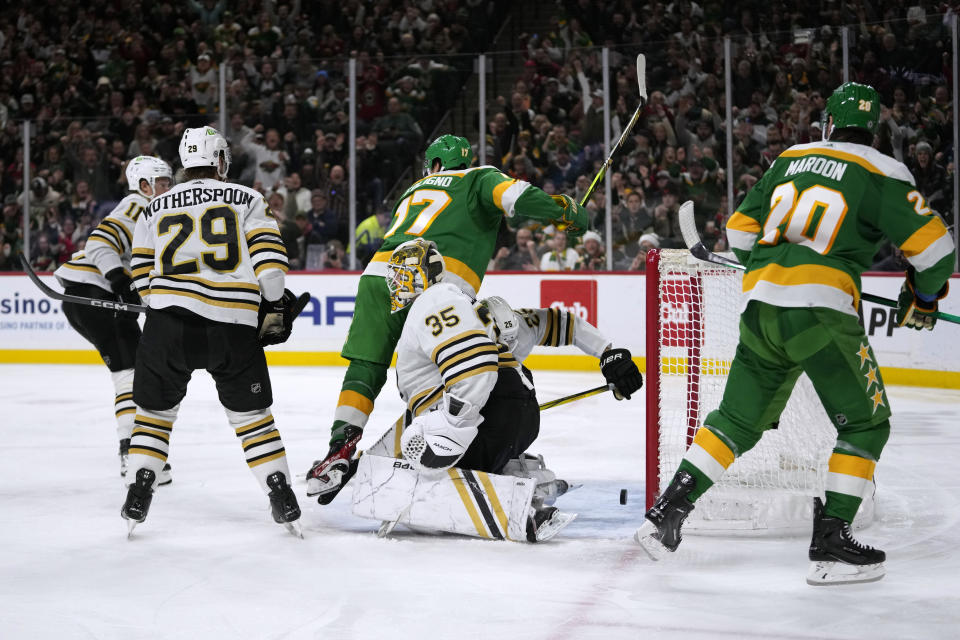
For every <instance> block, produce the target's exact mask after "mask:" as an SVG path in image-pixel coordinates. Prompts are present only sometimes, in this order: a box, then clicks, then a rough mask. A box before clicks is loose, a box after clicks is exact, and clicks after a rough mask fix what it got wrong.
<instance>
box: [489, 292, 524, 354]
mask: <svg viewBox="0 0 960 640" xmlns="http://www.w3.org/2000/svg"><path fill="white" fill-rule="evenodd" d="M480 304H482V305H483V306H484V307H486V309H487V311H489V312H490V317H491V318H492V319H493V323H494V324H495V325H497V331H498V332H499V333H500V338H499V339H498V342H500V344H502V345H504V346H506V347H507V350H509V351H513V350H514V349H515V348H516V346H517V339H518V336H519V335H520V319H519V318H518V317H517V314H516V313H515V312H514V311H513V308H512V307H511V306H510V305H509V304H508V303H507V301H506V300H504V299H503V298H501V297H500V296H490V297H488V298H484V299H483V300H481V301H480Z"/></svg>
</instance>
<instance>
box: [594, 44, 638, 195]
mask: <svg viewBox="0 0 960 640" xmlns="http://www.w3.org/2000/svg"><path fill="white" fill-rule="evenodd" d="M637 84H638V86H639V89H640V104H638V105H637V110H636V111H634V112H633V117H632V118H630V122H628V123H627V126H625V127H624V128H623V133H621V134H620V139H619V140H617V144H615V145H613V148H612V149H610V155H608V156H607V159H606V160H605V161H604V163H603V165H602V166H601V167H600V171H598V172H597V175H596V176H594V178H593V182H591V183H590V187H589V188H588V189H587V191H586V193H584V194H583V197H582V198H580V206H581V207H583V206H585V205H586V204H587V200H589V199H590V196H591V195H592V194H593V190H594V189H596V187H597V185H598V184H599V183H600V181H601V180H603V176H605V175H606V174H607V169H609V168H610V165H611V164H613V154H615V153H616V152H617V151H618V150H619V149H620V147H622V146H623V143H624V141H625V140H626V139H627V136H629V135H630V132H631V131H632V130H633V127H634V125H636V124H637V121H638V120H639V119H640V112H641V111H643V108H644V107H645V106H646V104H647V58H646V57H645V56H644V55H643V54H642V53H640V54H637Z"/></svg>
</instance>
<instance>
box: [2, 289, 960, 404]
mask: <svg viewBox="0 0 960 640" xmlns="http://www.w3.org/2000/svg"><path fill="white" fill-rule="evenodd" d="M358 279H359V275H358V274H322V273H321V274H292V275H289V276H288V279H287V286H288V288H290V289H292V290H293V291H295V292H297V293H300V292H301V291H308V292H309V293H310V295H311V301H310V304H308V305H307V307H306V309H305V310H304V312H303V314H301V316H300V317H299V318H298V320H297V322H296V325H295V328H294V332H293V336H292V337H291V339H290V340H289V341H288V342H287V343H286V344H283V345H278V346H275V347H271V348H270V349H269V351H268V359H269V361H270V363H271V364H272V365H298V366H311V365H313V366H339V365H342V364H344V362H345V361H344V360H342V359H341V358H340V356H339V351H340V347H341V345H342V344H343V341H344V339H345V337H346V334H347V329H348V328H349V326H350V320H351V318H352V316H353V305H354V296H355V293H356V287H357V280H358ZM44 280H45V281H46V282H47V283H48V284H50V285H51V286H52V287H54V288H56V289H58V290H59V289H60V287H59V285H58V284H57V283H56V280H55V279H54V278H53V277H52V276H49V275H48V276H44ZM901 282H902V276H900V275H899V274H890V275H869V276H864V278H863V290H864V291H868V292H870V293H873V294H875V295H880V296H884V297H887V298H891V299H896V297H897V294H898V293H899V289H900V284H901ZM645 292H646V280H645V278H644V277H643V274H642V273H612V274H590V275H579V274H561V273H499V274H498V273H491V274H488V275H487V276H486V278H485V279H484V282H483V286H482V288H481V291H480V295H481V297H483V296H488V295H499V296H502V297H503V298H505V299H506V300H507V301H508V302H510V303H511V304H512V305H513V306H514V307H558V306H559V307H563V308H565V309H568V310H571V311H573V312H575V313H577V314H578V315H580V316H581V317H583V318H585V319H587V320H588V321H590V322H592V323H594V324H596V325H597V326H598V327H599V328H600V329H601V331H603V332H604V334H606V335H607V336H608V337H610V339H611V340H612V341H613V342H614V343H615V344H616V345H618V346H625V347H627V348H629V349H630V350H631V351H632V352H633V354H634V356H635V357H636V359H637V360H638V362H639V363H640V364H641V366H642V365H644V364H645V359H644V335H645V332H646V324H647V318H646V315H647V314H646V310H645V305H644V300H645ZM940 309H941V310H943V311H947V312H950V313H954V314H958V313H960V296H957V295H954V296H950V297H948V298H947V299H946V300H944V301H943V302H941V306H940ZM105 313H107V312H105ZM669 313H671V321H672V322H680V323H682V322H684V319H685V314H686V313H687V310H685V309H672V310H670V311H669ZM893 316H894V313H893V310H892V309H889V308H887V307H883V306H878V305H874V304H871V303H864V306H863V320H864V326H865V327H866V329H867V333H868V335H869V337H870V342H871V344H872V346H873V348H874V351H875V353H876V355H877V359H878V360H879V361H880V363H881V365H882V371H883V375H884V377H885V380H886V382H887V383H888V384H910V385H920V386H932V387H951V388H960V351H958V350H956V349H951V348H947V347H946V345H949V344H952V343H954V342H955V341H956V338H957V337H960V333H957V332H960V326H956V325H951V324H948V323H946V322H941V323H939V324H938V326H937V327H936V329H935V330H934V331H933V332H928V331H922V332H921V331H913V330H894V324H893V321H894V317H893ZM0 362H6V363H18V362H19V363H56V364H72V363H96V362H99V358H98V356H97V354H96V352H94V351H93V350H92V349H90V346H89V345H88V344H87V343H86V342H85V341H84V340H83V339H82V338H81V337H80V336H79V335H78V334H77V333H76V332H74V331H73V330H72V329H71V328H70V326H69V324H67V322H66V318H65V317H64V316H63V313H62V312H61V309H60V303H59V302H57V301H55V300H50V299H48V298H46V297H44V296H43V295H42V294H41V293H40V291H39V290H38V289H37V288H36V287H35V286H34V285H33V284H32V283H31V282H30V281H29V280H28V279H27V278H26V277H25V276H22V275H16V274H10V275H2V276H0ZM528 364H529V365H530V366H531V367H534V368H540V369H556V370H593V369H594V368H595V367H596V360H595V359H593V358H589V357H587V356H583V355H581V354H579V351H578V350H576V349H575V348H572V347H566V348H561V349H547V348H542V347H540V348H538V349H537V350H536V351H535V352H534V355H532V356H531V357H530V359H529V360H528Z"/></svg>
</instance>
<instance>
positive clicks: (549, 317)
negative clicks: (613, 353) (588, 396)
mask: <svg viewBox="0 0 960 640" xmlns="http://www.w3.org/2000/svg"><path fill="white" fill-rule="evenodd" d="M513 314H514V316H516V318H517V320H518V321H519V323H520V332H519V334H518V335H517V343H516V345H514V346H513V349H512V353H513V356H514V357H515V358H516V359H517V360H519V361H520V362H523V361H524V360H525V359H526V357H527V356H529V355H530V352H531V351H533V348H534V347H537V346H544V347H563V346H566V345H573V346H575V347H577V348H578V349H580V350H581V351H583V352H584V353H586V354H588V355H591V356H595V357H597V358H599V357H600V355H601V354H603V352H604V351H606V350H607V349H608V348H609V347H610V341H609V340H608V339H607V338H606V337H605V336H604V335H603V334H602V333H600V330H599V329H597V328H596V327H595V326H593V325H592V324H590V323H589V322H587V321H586V320H584V319H583V318H581V317H580V316H578V315H576V314H574V313H571V312H569V311H565V310H563V309H555V308H550V309H514V310H513Z"/></svg>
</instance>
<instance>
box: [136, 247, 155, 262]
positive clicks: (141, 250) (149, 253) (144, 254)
mask: <svg viewBox="0 0 960 640" xmlns="http://www.w3.org/2000/svg"><path fill="white" fill-rule="evenodd" d="M154 255H155V254H154V251H153V249H151V248H149V247H134V248H133V249H131V251H130V257H132V258H143V259H144V260H153V257H154Z"/></svg>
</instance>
